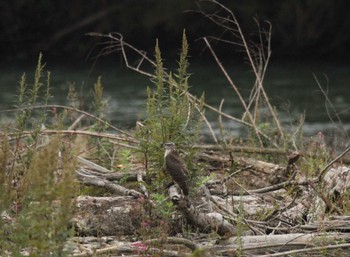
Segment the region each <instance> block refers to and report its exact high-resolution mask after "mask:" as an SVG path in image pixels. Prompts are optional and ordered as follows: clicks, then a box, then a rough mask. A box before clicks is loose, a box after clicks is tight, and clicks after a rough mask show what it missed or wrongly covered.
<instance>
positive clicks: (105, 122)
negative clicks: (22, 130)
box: [0, 104, 133, 138]
mask: <svg viewBox="0 0 350 257" xmlns="http://www.w3.org/2000/svg"><path fill="white" fill-rule="evenodd" d="M43 108H45V109H46V108H61V109H66V110H70V111H74V112H77V113H81V114H83V115H85V116H87V117H90V118H93V119H95V120H97V121H98V122H101V123H102V124H103V125H106V126H108V127H109V128H111V129H114V130H115V131H117V132H119V133H121V134H124V135H126V136H128V137H131V138H133V136H132V135H131V134H129V133H127V132H125V131H123V130H121V129H118V128H116V127H114V126H113V125H111V124H110V123H108V122H107V121H105V120H103V119H100V118H99V117H96V116H95V115H92V114H91V113H88V112H85V111H82V110H79V109H77V108H73V107H70V106H64V105H57V104H48V105H36V106H27V107H23V108H16V109H9V110H2V111H0V113H2V112H17V111H23V110H29V109H30V110H32V109H43Z"/></svg>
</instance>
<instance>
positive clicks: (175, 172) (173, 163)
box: [164, 142, 188, 195]
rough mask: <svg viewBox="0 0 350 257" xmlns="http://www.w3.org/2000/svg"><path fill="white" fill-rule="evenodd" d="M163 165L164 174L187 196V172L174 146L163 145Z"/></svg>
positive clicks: (169, 143) (170, 143)
mask: <svg viewBox="0 0 350 257" xmlns="http://www.w3.org/2000/svg"><path fill="white" fill-rule="evenodd" d="M164 149H165V152H164V163H165V170H166V172H167V173H168V174H169V175H170V176H171V177H172V179H173V180H174V181H175V182H176V183H177V184H178V185H179V187H180V188H181V190H182V192H183V194H184V195H188V171H187V168H186V165H185V163H184V161H183V160H182V159H181V157H180V155H179V154H178V152H177V151H176V147H175V144H174V143H172V142H168V143H165V144H164Z"/></svg>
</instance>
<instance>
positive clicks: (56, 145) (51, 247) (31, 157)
mask: <svg viewBox="0 0 350 257" xmlns="http://www.w3.org/2000/svg"><path fill="white" fill-rule="evenodd" d="M43 74H44V65H43V64H42V55H40V56H39V60H38V64H37V68H36V71H35V74H34V82H33V84H29V83H28V82H27V78H26V76H25V75H23V76H22V78H21V80H20V84H19V85H20V86H19V95H18V105H19V106H18V107H19V111H18V112H17V114H16V124H15V128H14V131H16V133H12V136H9V137H8V136H7V135H6V131H4V134H3V136H2V140H1V145H0V165H1V171H0V183H1V189H0V213H1V215H4V217H6V218H5V219H3V218H1V219H0V227H1V231H0V255H1V256H8V254H9V253H10V254H11V256H22V254H21V251H22V250H23V249H25V251H27V252H28V254H29V256H63V255H64V250H63V247H64V244H65V243H66V240H67V238H68V237H69V236H70V235H71V233H70V229H69V222H70V220H71V218H72V215H73V212H74V205H75V204H74V201H73V200H72V199H73V197H74V196H75V195H76V185H75V183H74V178H75V173H74V171H75V168H76V161H75V160H76V158H75V154H74V152H73V150H72V149H71V148H70V146H67V145H65V144H64V142H63V141H62V139H61V138H60V137H59V136H57V137H52V138H48V137H47V136H45V135H42V134H41V129H42V126H43V124H44V123H45V121H46V119H47V110H46V108H42V110H41V112H37V111H36V112H35V114H34V113H33V111H32V109H31V108H30V107H32V106H33V105H37V104H41V105H44V106H45V105H46V104H47V102H48V100H49V98H50V72H47V73H46V76H44V75H43ZM43 80H44V81H43ZM7 129H8V130H9V129H10V128H7ZM26 130H30V131H31V135H29V136H28V135H26V134H25V133H24V131H26ZM7 133H8V132H7ZM8 134H9V135H10V133H8ZM5 135H6V136H5ZM13 135H14V136H13ZM11 137H13V138H12V139H13V140H8V139H9V138H11ZM2 217H3V216H2Z"/></svg>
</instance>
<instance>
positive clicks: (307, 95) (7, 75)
mask: <svg viewBox="0 0 350 257" xmlns="http://www.w3.org/2000/svg"><path fill="white" fill-rule="evenodd" d="M91 67H92V65H91V64H84V65H76V66H74V65H49V64H48V65H47V66H46V69H47V70H50V71H51V74H52V75H51V77H52V81H51V87H52V88H53V90H52V92H53V95H54V97H53V99H51V100H50V101H51V103H53V104H65V103H66V101H67V97H66V96H67V92H68V88H69V84H71V83H75V87H76V89H77V90H78V91H80V89H82V92H85V93H81V96H82V98H84V95H86V94H87V93H88V91H89V90H90V89H92V88H93V84H94V83H95V82H96V80H97V77H98V76H102V83H103V86H104V93H105V96H106V97H108V98H109V110H108V118H109V119H110V120H111V121H112V122H113V124H114V125H115V126H117V127H119V128H132V127H134V125H135V122H136V120H138V119H142V118H143V117H144V112H145V100H146V88H147V86H152V83H151V81H150V80H149V79H148V78H146V77H144V76H142V75H140V74H137V73H135V72H133V71H130V70H127V69H126V68H122V67H120V66H118V65H108V66H106V65H104V67H101V66H99V65H97V66H96V67H95V68H93V69H92V71H91ZM33 70H34V68H33V67H29V66H28V67H2V68H1V70H0V73H1V76H0V89H1V94H0V108H1V109H2V110H3V109H8V108H11V107H13V106H14V105H15V104H16V97H15V95H16V94H17V91H16V90H17V88H18V81H19V80H20V77H21V75H22V74H23V72H26V74H27V76H28V78H29V82H32V81H33V80H32V77H33ZM228 71H229V72H230V74H231V76H232V79H233V81H234V83H235V84H236V85H237V87H238V88H239V89H240V90H241V92H242V94H243V95H244V97H245V98H247V97H249V92H250V89H251V86H252V85H253V83H254V77H253V73H252V72H251V71H250V70H249V67H248V66H247V65H244V64H242V65H232V66H231V68H230V69H228ZM190 72H191V73H192V76H191V78H190V80H189V82H190V86H191V91H192V93H193V94H195V95H198V96H200V95H201V93H202V92H205V97H206V102H207V103H209V104H211V105H213V106H215V107H219V105H220V101H221V99H223V98H224V99H225V102H224V106H223V111H224V112H227V113H228V114H230V115H232V116H235V117H238V118H239V117H241V115H242V112H243V108H242V106H241V104H240V102H239V100H238V98H237V97H236V94H235V92H234V90H233V89H232V87H231V86H230V85H229V83H227V81H226V79H225V77H224V76H223V74H222V72H221V71H220V70H219V68H218V67H217V66H215V65H214V64H210V65H203V64H201V65H199V64H192V65H191V68H190ZM314 75H315V76H316V77H317V79H318V80H319V82H320V84H321V85H322V86H323V88H324V89H325V90H327V91H328V97H329V99H330V100H331V102H332V104H333V105H334V107H335V109H336V110H337V112H338V113H339V116H340V118H341V120H342V123H343V126H344V128H345V129H346V130H347V131H348V132H349V131H350V65H344V64H343V65H340V64H323V65H322V64H320V63H308V64H300V63H288V64H286V63H279V64H277V63H275V64H272V65H271V66H270V67H269V69H268V71H267V74H266V78H265V81H264V87H265V89H266V91H267V93H268V95H269V98H270V99H271V102H272V104H273V105H274V106H276V107H277V109H278V110H279V117H280V120H281V121H282V122H283V123H284V124H285V125H287V126H289V127H290V128H291V129H293V125H291V122H293V121H296V120H298V119H299V117H300V115H301V114H303V113H305V114H306V119H305V123H304V131H305V134H306V135H310V136H312V135H316V134H317V133H318V132H319V131H321V132H323V133H325V134H326V133H330V131H333V129H334V128H335V127H336V126H335V125H334V124H332V122H331V121H330V118H329V116H328V114H327V110H326V106H325V97H324V95H323V94H322V93H321V91H320V89H319V87H318V85H317V82H316V80H315V77H314ZM86 104H87V106H88V105H89V104H88V103H86ZM262 111H263V110H262ZM206 114H207V115H208V117H209V119H210V121H211V122H212V124H213V127H214V129H217V115H215V114H213V113H210V112H209V111H207V112H206ZM331 114H332V115H333V114H334V113H333V112H331ZM6 118H7V115H6V114H3V113H1V116H0V120H2V121H6ZM333 118H334V117H333ZM223 121H224V125H225V128H226V129H227V131H228V133H229V134H232V135H241V134H242V133H243V128H242V127H241V126H240V125H239V124H237V123H235V122H233V121H228V120H225V119H224V120H223ZM336 125H339V124H336Z"/></svg>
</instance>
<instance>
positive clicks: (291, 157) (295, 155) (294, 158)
mask: <svg viewBox="0 0 350 257" xmlns="http://www.w3.org/2000/svg"><path fill="white" fill-rule="evenodd" d="M300 156H302V154H301V153H300V152H298V151H295V152H292V153H291V154H290V155H289V156H288V164H287V167H289V166H291V165H292V164H294V163H296V162H297V161H298V160H299V158H300Z"/></svg>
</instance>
